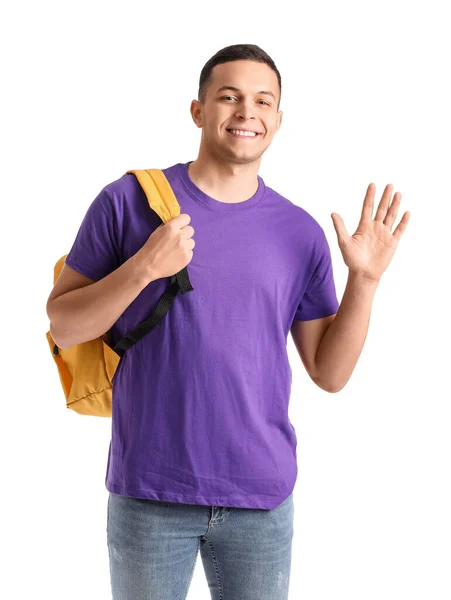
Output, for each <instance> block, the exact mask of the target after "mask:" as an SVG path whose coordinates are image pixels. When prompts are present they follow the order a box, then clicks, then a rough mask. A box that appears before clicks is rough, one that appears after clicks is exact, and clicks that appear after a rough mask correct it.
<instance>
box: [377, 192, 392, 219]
mask: <svg viewBox="0 0 451 600" xmlns="http://www.w3.org/2000/svg"><path fill="white" fill-rule="evenodd" d="M392 190H393V184H391V183H388V184H387V185H386V186H385V190H384V193H383V194H382V198H381V201H380V202H379V206H378V208H377V211H376V216H375V217H374V220H375V221H380V222H381V223H382V221H383V220H384V219H385V217H386V215H387V209H388V205H389V204H390V198H391V193H392Z"/></svg>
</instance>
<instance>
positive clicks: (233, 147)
mask: <svg viewBox="0 0 451 600" xmlns="http://www.w3.org/2000/svg"><path fill="white" fill-rule="evenodd" d="M279 94H280V93H279V82H278V79H277V75H276V73H275V72H274V71H273V70H272V69H271V67H269V66H268V65H267V64H266V63H259V62H256V61H250V60H236V61H231V62H227V63H222V64H219V65H216V66H215V67H214V68H213V70H212V72H211V76H210V80H209V83H208V87H207V89H206V95H205V101H204V103H203V104H201V103H200V102H199V101H197V100H193V101H192V103H191V114H192V117H193V120H194V122H195V123H196V125H197V126H198V127H201V128H202V139H201V151H203V152H207V153H209V154H211V155H213V156H214V157H216V158H217V159H219V160H220V161H221V162H223V161H227V162H233V163H235V164H245V163H250V162H253V161H256V160H259V159H260V157H261V155H262V154H263V152H264V151H265V150H266V149H267V148H268V146H269V145H270V143H271V141H272V139H273V137H274V134H275V133H276V132H277V131H278V129H279V127H280V125H281V122H282V112H281V111H278V110H277V103H278V101H279ZM230 130H247V131H251V132H254V133H256V135H255V136H251V135H249V134H246V136H243V135H240V134H238V133H237V132H235V133H232V132H231V131H230Z"/></svg>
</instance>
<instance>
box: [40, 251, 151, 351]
mask: <svg viewBox="0 0 451 600" xmlns="http://www.w3.org/2000/svg"><path fill="white" fill-rule="evenodd" d="M153 279H154V276H153V274H152V270H151V269H150V268H148V267H147V266H146V265H144V264H143V263H142V260H141V256H140V254H139V252H138V253H137V254H135V255H134V256H132V257H131V258H130V259H129V260H127V261H126V262H124V263H123V264H122V265H121V266H120V267H118V268H117V269H116V270H115V271H113V272H112V273H110V274H109V275H107V276H106V277H104V278H103V279H100V280H99V281H96V282H95V283H92V284H90V285H87V286H85V287H82V288H79V289H76V290H72V291H70V292H67V293H66V294H62V295H61V296H58V297H57V298H55V299H54V300H52V301H51V302H50V304H49V305H48V307H47V314H48V317H49V319H50V332H51V334H52V337H53V339H54V341H55V343H56V344H57V345H58V346H59V347H60V348H71V347H72V346H74V345H75V344H80V343H82V342H86V341H89V340H93V339H95V338H97V337H100V336H101V335H103V334H104V333H105V332H107V331H108V330H109V329H110V328H111V327H112V325H113V324H114V323H115V322H116V321H117V320H118V318H119V317H120V316H121V315H122V313H123V312H124V311H125V309H126V308H127V307H128V306H129V305H130V304H131V303H132V302H133V300H134V299H135V298H136V297H137V296H138V294H139V293H140V292H141V291H142V290H143V289H144V288H145V287H146V286H147V285H148V284H149V283H150V282H151V281H153Z"/></svg>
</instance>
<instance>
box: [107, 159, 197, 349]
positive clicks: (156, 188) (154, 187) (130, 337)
mask: <svg viewBox="0 0 451 600" xmlns="http://www.w3.org/2000/svg"><path fill="white" fill-rule="evenodd" d="M127 173H133V174H134V175H135V176H136V177H137V179H138V181H139V183H140V185H141V187H142V188H143V190H144V192H145V194H146V197H147V200H148V202H149V206H150V207H151V208H152V210H154V211H155V212H156V213H157V214H158V215H159V217H160V218H161V220H162V221H163V222H164V223H167V222H168V221H170V220H171V219H173V218H174V217H176V216H178V215H179V214H180V205H179V203H178V202H177V198H176V197H175V194H174V192H173V191H172V188H171V186H170V184H169V182H168V180H167V179H166V177H165V175H164V173H163V172H162V171H160V170H159V169H147V170H145V171H141V170H133V171H127ZM179 290H180V291H181V292H182V294H186V293H187V292H191V291H193V290H194V288H193V286H192V285H191V281H190V279H189V275H188V269H187V267H184V268H183V269H182V270H181V271H179V272H178V273H176V274H175V275H172V276H171V278H170V282H169V284H168V286H167V288H166V290H165V291H164V292H163V294H162V295H161V297H160V299H159V301H158V304H157V307H156V308H155V310H154V312H153V313H152V315H151V316H150V317H149V318H148V319H146V320H145V321H143V322H142V323H141V324H140V325H138V326H137V327H135V329H133V330H132V331H131V332H129V333H128V334H127V335H126V336H125V337H123V338H122V339H121V340H119V342H118V343H117V344H116V345H115V346H114V348H113V350H114V351H115V352H116V353H117V354H118V355H119V356H120V357H121V358H122V356H123V354H124V353H125V352H126V351H127V350H129V349H130V348H131V347H132V346H133V345H134V344H136V343H137V342H139V340H141V339H142V338H143V337H144V336H146V335H147V334H148V333H149V331H151V330H152V329H153V328H154V327H156V325H158V323H159V322H160V321H161V319H162V318H163V317H164V316H165V314H166V313H167V312H168V310H169V308H170V307H171V304H172V302H173V301H174V298H175V297H176V296H177V294H178V291H179Z"/></svg>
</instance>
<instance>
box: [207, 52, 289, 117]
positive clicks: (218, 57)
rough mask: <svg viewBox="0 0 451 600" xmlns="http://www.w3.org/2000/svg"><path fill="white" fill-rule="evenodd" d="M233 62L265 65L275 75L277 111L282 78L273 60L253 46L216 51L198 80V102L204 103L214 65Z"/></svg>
mask: <svg viewBox="0 0 451 600" xmlns="http://www.w3.org/2000/svg"><path fill="white" fill-rule="evenodd" d="M233 60H254V61H256V62H261V63H266V64H267V65H268V66H269V67H271V69H272V70H273V71H274V72H275V74H276V75H277V79H278V81H279V92H280V94H279V102H278V105H277V110H279V106H280V98H281V96H282V78H281V76H280V73H279V71H278V69H277V67H276V65H275V63H274V61H273V59H272V58H271V57H270V56H269V54H267V53H266V52H265V51H264V50H262V48H260V47H259V46H256V45H255V44H234V45H233V46H226V47H225V48H222V50H218V52H216V54H214V55H213V56H212V57H211V58H210V59H209V60H208V61H207V62H206V63H205V65H204V67H203V69H202V71H201V73H200V79H199V92H198V100H199V101H200V102H205V93H206V88H207V85H208V83H209V79H210V75H211V72H212V70H213V67H215V66H216V65H219V64H222V63H225V62H231V61H233Z"/></svg>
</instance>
